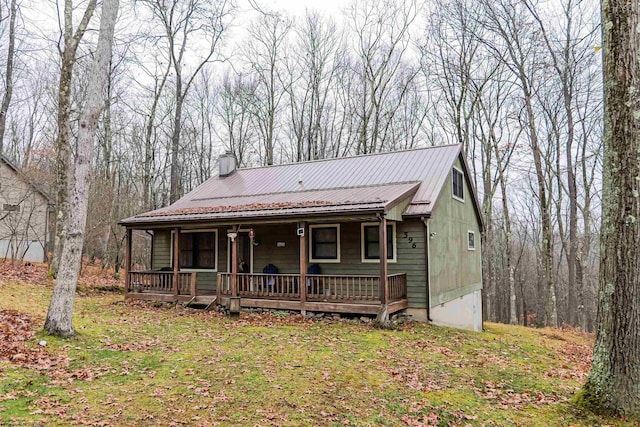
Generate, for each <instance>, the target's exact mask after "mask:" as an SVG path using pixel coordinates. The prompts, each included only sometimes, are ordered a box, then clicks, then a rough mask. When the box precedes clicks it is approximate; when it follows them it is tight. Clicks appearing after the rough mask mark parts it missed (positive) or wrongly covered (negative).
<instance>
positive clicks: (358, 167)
mask: <svg viewBox="0 0 640 427" xmlns="http://www.w3.org/2000/svg"><path fill="white" fill-rule="evenodd" d="M459 154H460V145H445V146H440V147H429V148H422V149H416V150H407V151H398V152H392V153H379V154H370V155H364V156H356V157H344V158H338V159H328V160H318V161H311V162H302V163H293V164H287V165H277V166H266V167H257V168H247V169H239V170H237V171H236V172H234V173H232V174H231V175H229V176H227V177H224V178H220V177H218V176H215V177H213V178H211V179H209V180H207V181H206V182H204V183H203V184H201V185H200V186H198V187H197V188H196V189H194V190H193V191H191V192H190V193H188V194H187V195H185V196H184V197H182V198H181V199H180V200H178V201H176V202H175V203H174V204H172V205H171V206H168V207H166V208H162V209H158V210H156V211H151V212H147V213H143V214H139V215H136V216H134V217H131V218H127V219H125V220H123V221H122V223H123V224H135V223H154V222H169V221H177V220H195V219H211V220H215V219H223V218H247V217H256V218H259V217H264V216H274V215H278V216H279V215H297V214H301V215H306V214H312V213H322V212H336V213H349V212H356V211H375V210H377V211H382V210H384V209H387V208H390V207H392V205H395V203H397V202H399V201H401V200H399V199H402V200H404V199H406V198H407V197H409V196H413V197H412V201H411V203H410V204H409V206H408V207H407V209H406V210H405V214H409V213H410V214H411V215H416V216H420V215H425V216H426V215H429V214H430V213H431V209H432V208H433V205H434V203H435V200H436V199H437V197H438V194H439V193H440V190H441V188H442V186H443V184H444V182H445V180H446V179H447V177H448V174H449V173H450V171H451V167H452V166H453V164H454V162H455V160H456V158H457V156H458V155H459Z"/></svg>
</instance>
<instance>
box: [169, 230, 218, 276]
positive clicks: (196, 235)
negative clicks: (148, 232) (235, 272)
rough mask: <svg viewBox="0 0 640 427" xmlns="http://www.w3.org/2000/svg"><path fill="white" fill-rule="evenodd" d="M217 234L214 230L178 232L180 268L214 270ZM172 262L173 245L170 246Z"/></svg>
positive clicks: (215, 265) (215, 267)
mask: <svg viewBox="0 0 640 427" xmlns="http://www.w3.org/2000/svg"><path fill="white" fill-rule="evenodd" d="M217 242H218V233H217V231H215V230H197V231H195V230H194V231H182V232H180V242H179V245H180V256H179V258H178V259H179V262H180V268H187V269H203V270H216V269H217V262H216V260H217V259H216V254H217V248H218V244H217ZM171 252H172V253H171V261H172V262H173V244H172V245H171Z"/></svg>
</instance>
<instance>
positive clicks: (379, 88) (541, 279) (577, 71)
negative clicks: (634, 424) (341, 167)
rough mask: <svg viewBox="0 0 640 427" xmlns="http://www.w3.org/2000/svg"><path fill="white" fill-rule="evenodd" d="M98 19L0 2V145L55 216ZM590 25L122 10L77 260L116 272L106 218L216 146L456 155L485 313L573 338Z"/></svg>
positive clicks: (597, 93)
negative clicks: (476, 243) (565, 328)
mask: <svg viewBox="0 0 640 427" xmlns="http://www.w3.org/2000/svg"><path fill="white" fill-rule="evenodd" d="M99 7H100V5H99V4H98V3H97V2H96V1H95V0H83V1H72V0H59V1H58V2H54V1H48V2H43V1H35V0H0V69H2V70H3V72H2V74H0V79H1V82H2V86H1V88H0V89H1V90H2V92H1V93H0V100H1V104H0V152H2V153H3V154H4V155H5V156H7V157H8V158H10V159H12V160H13V161H14V162H15V163H16V164H18V165H19V166H21V167H22V168H23V169H24V170H25V171H26V173H27V174H28V175H29V176H30V177H31V179H32V180H34V182H36V183H38V184H39V185H40V186H42V187H43V188H45V189H46V190H47V191H48V193H49V194H51V195H52V197H53V198H54V199H56V202H57V207H58V210H59V211H60V212H59V213H60V214H62V215H64V214H65V213H64V210H65V206H66V200H65V189H66V187H67V184H66V183H67V182H68V176H67V175H68V173H67V171H68V169H69V168H68V165H69V162H70V158H71V156H72V155H73V150H74V138H75V135H77V123H78V115H79V112H80V111H81V109H82V106H83V105H84V102H85V89H86V79H87V70H88V67H87V65H88V64H89V62H90V60H91V55H92V51H91V49H92V46H94V45H95V38H96V37H97V31H96V29H97V25H98V15H99V14H98V13H97V12H96V9H99ZM599 25H600V13H599V10H598V5H597V4H594V2H589V1H577V0H562V1H561V2H556V1H531V0H523V1H515V0H511V1H509V0H477V1H476V0H444V1H441V2H421V1H417V0H403V1H382V0H376V1H367V2H364V1H355V2H351V3H349V4H348V5H347V6H346V7H345V8H344V9H343V10H342V11H341V12H340V14H338V15H336V16H331V15H326V14H321V13H319V12H314V11H311V10H309V11H307V13H306V14H304V15H302V16H298V15H295V16H294V15H288V14H287V13H286V12H283V11H272V10H268V9H266V8H265V7H261V6H260V5H259V4H257V3H250V4H234V3H232V2H230V1H219V2H210V1H204V0H138V1H136V2H123V4H122V7H121V12H120V19H119V23H118V27H117V33H116V39H115V44H114V55H113V59H112V61H111V73H110V75H109V80H108V85H107V86H108V89H107V90H108V97H107V99H108V101H107V105H106V108H105V110H104V111H103V113H102V116H101V119H100V127H99V131H98V138H97V144H98V145H97V150H96V156H95V158H94V159H93V175H92V190H91V199H90V203H89V216H88V218H89V223H88V224H87V233H86V239H85V246H84V252H85V255H86V257H87V259H88V260H94V259H96V260H100V262H101V263H103V265H105V266H113V265H114V264H115V265H117V264H118V263H119V262H120V261H121V260H122V257H123V256H122V252H123V240H124V230H123V229H121V228H120V227H119V226H117V224H116V223H117V221H118V220H119V219H122V218H124V217H127V216H130V215H133V214H135V213H138V212H141V211H145V210H149V209H153V208H157V207H161V206H165V205H167V204H168V203H170V202H171V201H173V200H176V199H177V198H178V197H180V196H181V195H182V194H185V193H186V192H188V191H189V190H191V189H192V188H194V187H195V186H196V185H198V184H200V183H201V182H203V181H204V180H206V179H208V178H209V177H211V176H214V175H215V174H216V173H217V157H218V155H219V154H220V153H222V152H224V151H227V150H228V151H231V152H233V153H234V154H235V155H236V158H237V159H238V166H240V167H248V166H258V165H268V164H278V163H289V162H298V161H307V160H314V159H323V158H332V157H340V156H347V155H358V154H366V153H375V152H381V151H392V150H401V149H410V148H416V147H422V146H429V145H440V144H451V143H460V144H463V146H464V150H465V153H466V154H467V156H468V159H469V164H470V166H471V168H472V169H473V172H474V174H473V176H474V180H475V181H474V182H475V185H476V188H477V190H478V194H479V198H480V202H481V205H482V213H483V218H484V223H485V232H484V234H483V255H484V258H483V263H484V278H483V282H484V298H485V317H486V318H487V319H488V320H492V321H499V322H505V323H520V324H525V325H529V326H533V325H551V326H556V325H562V324H567V325H571V326H578V327H581V328H583V329H586V330H592V329H593V327H594V321H595V314H596V294H597V292H596V291H597V273H598V271H597V269H598V267H597V265H598V246H599V242H598V232H599V223H600V186H601V166H602V75H601V73H602V64H601V53H600V49H599V47H600V26H599ZM59 218H60V217H59ZM138 254H142V251H139V252H138ZM138 261H139V262H145V261H146V260H145V259H143V258H141V259H140V260H138Z"/></svg>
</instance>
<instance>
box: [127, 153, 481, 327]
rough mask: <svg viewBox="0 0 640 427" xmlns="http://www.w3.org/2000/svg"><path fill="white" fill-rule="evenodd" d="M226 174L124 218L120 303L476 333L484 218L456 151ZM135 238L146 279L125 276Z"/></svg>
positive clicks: (229, 164) (224, 167) (227, 170)
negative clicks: (360, 319)
mask: <svg viewBox="0 0 640 427" xmlns="http://www.w3.org/2000/svg"><path fill="white" fill-rule="evenodd" d="M235 165H236V162H235V158H234V157H233V156H232V155H231V154H229V153H227V154H226V155H223V156H221V157H220V167H219V175H218V176H215V177H213V178H211V179H209V180H208V181H206V182H204V183H203V184H202V185H200V186H198V187H197V188H196V189H194V190H193V191H191V192H190V193H189V194H187V195H186V196H184V197H182V198H181V199H180V200H178V201H176V202H175V203H174V204H172V205H170V206H168V207H165V208H161V209H157V210H154V211H151V212H145V213H142V214H139V215H136V216H133V217H130V218H127V219H124V220H122V221H121V224H122V225H124V226H125V227H126V228H127V236H128V244H127V245H126V247H127V254H126V264H127V271H128V273H127V275H126V285H127V293H126V298H140V299H148V300H162V301H184V302H193V301H197V302H201V303H209V304H212V303H214V302H217V303H220V304H230V303H232V302H234V304H238V303H239V304H240V305H241V306H242V307H262V308H275V309H290V310H300V311H302V312H306V311H311V312H316V311H318V312H338V313H356V314H358V313H359V314H376V313H379V312H381V309H385V310H386V312H387V313H389V314H391V313H395V312H399V311H405V312H407V313H408V314H411V315H412V316H413V318H414V319H417V320H422V321H431V322H433V323H435V324H441V325H449V326H455V327H461V328H467V329H472V330H476V331H477V330H481V328H482V304H481V301H482V298H481V292H482V267H481V259H480V256H481V254H480V232H481V231H482V220H481V215H480V211H479V206H478V201H477V198H476V194H475V190H474V187H473V185H472V180H471V179H470V176H469V169H468V167H467V163H466V161H465V159H464V156H463V154H462V151H461V146H460V145H446V146H440V147H431V148H422V149H415V150H407V151H399V152H391V153H380V154H369V155H363V156H356V157H346V158H337V159H328V160H317V161H309V162H302V163H294V164H286V165H277V166H266V167H256V168H247V169H237V170H236V166H235ZM133 229H136V230H145V231H146V232H147V233H148V234H151V235H152V236H153V238H152V250H151V263H150V264H151V270H148V271H132V270H131V248H132V243H131V241H132V236H133V233H132V230H133ZM381 253H382V254H386V256H383V257H382V260H380V256H379V254H381ZM238 299H239V300H238Z"/></svg>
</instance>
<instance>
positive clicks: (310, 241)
mask: <svg viewBox="0 0 640 427" xmlns="http://www.w3.org/2000/svg"><path fill="white" fill-rule="evenodd" d="M314 228H337V229H338V231H337V236H338V241H337V244H338V248H337V256H338V257H337V258H336V259H315V258H313V229H314ZM309 262H316V263H319V264H320V263H325V264H339V263H340V224H311V225H309Z"/></svg>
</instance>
